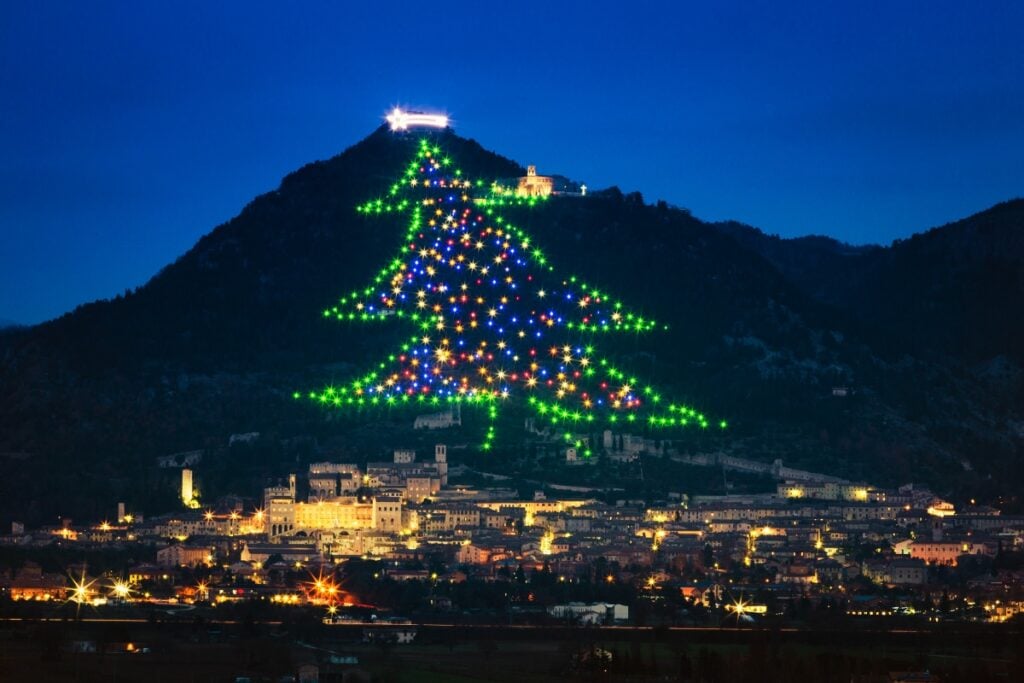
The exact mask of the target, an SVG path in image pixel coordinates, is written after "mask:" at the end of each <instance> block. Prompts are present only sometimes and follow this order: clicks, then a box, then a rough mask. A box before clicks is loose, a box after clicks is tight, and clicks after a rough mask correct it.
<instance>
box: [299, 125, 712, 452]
mask: <svg viewBox="0 0 1024 683" xmlns="http://www.w3.org/2000/svg"><path fill="white" fill-rule="evenodd" d="M538 201H542V200H541V199H540V198H537V197H517V196H516V195H515V193H514V191H505V190H503V189H502V188H500V187H498V186H496V185H493V184H490V183H488V184H485V183H484V182H483V181H480V180H470V179H468V178H466V177H465V176H464V175H463V173H462V172H461V171H460V170H457V169H456V168H454V166H453V164H452V161H451V159H449V158H448V157H446V156H444V155H443V154H442V152H441V150H440V149H439V148H438V147H437V146H435V145H433V144H431V143H430V142H429V141H428V140H427V139H423V140H421V141H420V143H419V148H418V150H417V153H416V156H415V158H414V159H413V160H412V162H411V163H410V164H409V166H408V167H407V168H406V169H405V173H404V174H403V175H402V177H401V179H399V180H398V182H396V183H395V184H394V185H392V186H391V188H390V190H389V191H388V194H387V197H386V198H384V199H378V200H374V201H371V202H368V203H366V204H364V205H362V206H360V207H358V211H359V212H360V213H363V214H370V215H378V214H381V215H384V214H390V215H400V216H404V217H405V218H406V220H407V225H408V230H407V232H406V235H405V242H404V245H403V246H402V248H401V251H400V252H399V253H398V254H397V255H396V256H395V258H394V259H393V260H391V261H390V262H389V263H388V264H387V265H386V266H385V267H384V268H383V269H382V270H381V271H380V272H379V273H378V274H377V276H376V277H375V278H374V280H373V283H372V284H371V285H370V286H368V287H366V288H365V289H363V290H361V291H356V292H352V293H351V294H350V295H348V296H346V297H343V298H342V299H341V301H340V302H339V303H338V305H337V306H334V307H332V308H330V309H328V310H325V311H324V316H325V317H328V318H336V319H338V320H344V321H356V320H358V321H384V322H389V323H394V324H396V325H404V326H406V327H407V328H412V329H413V330H414V333H413V334H412V335H411V336H409V337H406V338H405V342H404V343H403V344H401V345H400V346H399V348H397V349H396V350H395V352H394V353H393V354H391V355H389V356H388V357H387V359H386V360H385V361H383V362H381V363H380V364H379V365H378V366H377V368H376V369H374V370H372V371H370V372H367V373H366V374H365V375H363V376H362V377H359V378H358V379H356V380H354V381H351V382H349V383H347V384H345V385H343V386H329V387H326V388H325V389H322V390H320V391H314V392H310V393H309V394H308V397H309V398H311V399H313V400H316V401H318V402H320V403H321V404H325V405H329V406H338V407H364V406H381V407H387V406H403V405H410V406H416V407H420V408H426V407H430V406H437V407H446V406H454V405H461V404H466V405H469V406H481V407H483V408H485V409H486V410H487V411H488V415H489V416H490V418H491V426H490V427H489V429H488V431H487V435H486V437H485V440H484V444H483V448H484V449H489V448H490V447H491V445H492V443H493V440H494V436H495V431H494V425H493V422H494V418H495V417H496V416H497V414H498V410H499V409H500V407H501V405H503V404H504V403H506V402H507V401H512V400H519V401H521V402H522V403H523V404H524V405H525V406H527V407H528V409H530V410H531V411H532V412H534V414H535V415H536V416H537V417H538V418H540V419H542V420H543V421H546V422H549V423H551V424H552V425H553V426H554V427H555V428H556V429H559V430H564V431H565V433H566V436H567V438H569V439H572V438H574V437H573V434H574V433H575V432H580V431H587V432H593V431H595V430H597V429H603V428H628V427H630V426H632V425H631V423H638V424H637V425H636V426H637V427H639V426H640V424H643V425H646V426H648V427H652V428H653V427H684V426H687V425H695V426H698V427H701V428H707V427H708V420H707V419H706V418H705V416H704V415H703V414H701V413H699V412H697V411H696V410H694V409H693V408H691V407H687V406H683V405H677V404H672V403H669V402H667V401H665V400H663V398H662V397H661V395H660V394H659V393H658V392H657V391H655V390H654V389H653V388H652V387H650V386H646V385H643V384H641V383H640V382H639V381H638V380H637V379H636V378H635V377H631V376H628V375H627V374H626V373H624V372H622V371H621V370H619V369H617V368H616V367H615V366H614V365H613V364H612V363H611V362H610V361H608V360H607V359H605V358H602V357H601V356H600V355H599V354H598V352H597V351H596V349H595V346H594V344H593V339H594V338H595V337H597V336H598V335H600V334H601V333H609V332H647V331H649V330H652V329H654V328H655V323H654V321H652V320H650V319H648V318H646V317H643V316H640V315H637V314H635V313H633V312H631V311H629V310H627V309H626V308H625V307H624V306H622V304H621V303H620V302H618V301H615V300H614V299H613V298H612V297H610V296H609V295H608V293H606V292H603V291H601V290H599V289H597V288H595V287H592V286H589V285H587V284H585V283H583V282H582V281H580V280H578V279H577V278H575V277H567V278H566V277H562V276H559V275H558V274H556V272H555V270H554V268H553V267H552V266H551V265H549V263H548V261H547V258H546V257H545V256H544V253H543V252H542V250H541V249H540V248H539V246H538V245H537V244H536V243H535V242H534V240H533V239H532V238H531V237H530V236H529V235H527V234H526V233H525V232H523V231H522V230H521V229H519V228H517V227H515V226H514V225H511V224H509V223H508V221H506V220H505V219H504V218H503V217H502V216H501V215H500V214H499V213H498V210H499V209H500V208H501V207H502V206H504V205H507V204H510V203H519V204H523V203H527V204H534V203H537V202H538ZM299 397H300V394H296V398H299ZM718 426H719V427H720V428H724V427H725V426H726V424H725V422H720V423H719V424H718ZM588 453H589V451H588Z"/></svg>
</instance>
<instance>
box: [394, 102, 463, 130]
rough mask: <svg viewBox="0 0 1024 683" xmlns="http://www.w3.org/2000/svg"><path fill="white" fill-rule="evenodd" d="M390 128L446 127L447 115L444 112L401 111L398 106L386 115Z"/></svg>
mask: <svg viewBox="0 0 1024 683" xmlns="http://www.w3.org/2000/svg"><path fill="white" fill-rule="evenodd" d="M385 118H386V119H387V122H388V125H389V126H391V130H395V131H398V130H409V129H410V128H447V127H448V117H447V116H446V115H445V114H424V113H422V112H412V111H402V110H401V109H399V108H398V107H395V108H394V109H392V110H391V113H390V114H388V115H387V116H386V117H385Z"/></svg>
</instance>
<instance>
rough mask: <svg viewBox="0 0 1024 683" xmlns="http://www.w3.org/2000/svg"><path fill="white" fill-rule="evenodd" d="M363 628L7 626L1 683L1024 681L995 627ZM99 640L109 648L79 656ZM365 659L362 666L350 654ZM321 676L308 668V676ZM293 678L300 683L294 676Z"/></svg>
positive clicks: (1020, 663) (1018, 650) (1023, 641)
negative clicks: (383, 632)
mask: <svg viewBox="0 0 1024 683" xmlns="http://www.w3.org/2000/svg"><path fill="white" fill-rule="evenodd" d="M361 640H362V628H361V627H358V626H355V627H336V626H332V627H327V626H321V625H318V624H317V625H313V624H308V623H307V624H304V625H301V626H296V625H291V626H288V625H284V624H270V623H263V624H260V623H236V624H224V623H213V622H194V623H157V624H154V623H150V622H147V621H140V622H125V621H79V622H75V621H26V622H16V621H5V622H0V681H83V682H85V681H121V682H125V683H128V682H133V681H139V682H140V683H141V682H143V681H145V682H150V681H168V682H170V681H188V682H195V683H200V682H203V683H205V682H208V681H209V682H213V681H217V682H220V681H235V680H236V677H249V678H250V679H251V680H253V681H278V680H281V679H282V678H283V677H287V676H291V675H298V673H299V671H300V669H301V668H302V667H304V666H309V665H315V666H317V668H318V669H319V680H320V681H371V680H372V681H389V682H396V683H397V682H404V681H410V682H412V681H427V682H430V681H437V682H441V681H451V682H454V683H469V682H471V681H501V682H505V681H507V682H510V683H511V682H513V681H517V682H518V681H538V682H545V681H552V682H553V681H567V680H572V681H638V682H639V681H692V682H694V683H698V682H707V683H731V682H733V681H735V682H737V683H746V682H748V681H749V682H757V681H766V682H767V681H821V682H830V681H835V682H836V683H849V682H850V681H864V682H868V681H871V682H873V681H887V680H888V672H890V671H899V670H929V671H931V672H933V673H936V674H939V675H941V677H942V678H941V680H942V681H943V682H944V683H957V682H959V681H965V682H966V681H977V682H985V681H1021V680H1024V638H1022V635H1021V634H1020V633H1018V632H1016V631H1010V630H1008V629H1005V628H1002V629H993V628H989V627H983V626H979V627H973V628H964V627H956V628H954V627H944V628H936V630H934V631H927V632H924V631H886V630H884V629H870V630H869V629H858V630H846V631H842V632H821V631H785V632H778V631H774V632H772V631H764V630H756V629H738V630H737V629H650V628H585V629H584V628H529V627H526V628H517V627H483V626H473V627H457V628H452V627H445V626H443V625H438V626H425V627H421V628H420V629H419V634H418V636H417V639H416V642H415V643H413V644H411V645H395V644H391V643H387V642H384V643H377V644H368V643H363V642H361ZM93 645H94V646H95V649H96V650H97V652H76V651H75V649H76V648H83V647H84V648H90V647H92V646H93ZM353 657H354V658H355V659H356V660H358V662H357V663H353V662H352V660H351V658H353ZM305 670H306V671H309V669H305ZM285 679H286V680H290V679H287V678H285Z"/></svg>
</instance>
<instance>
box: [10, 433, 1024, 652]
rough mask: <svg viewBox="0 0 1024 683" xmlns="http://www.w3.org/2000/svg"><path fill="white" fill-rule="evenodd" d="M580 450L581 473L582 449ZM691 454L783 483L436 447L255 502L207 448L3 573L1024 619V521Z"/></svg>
mask: <svg viewBox="0 0 1024 683" xmlns="http://www.w3.org/2000/svg"><path fill="white" fill-rule="evenodd" d="M243 436H244V435H243ZM608 438H611V437H608ZM624 440H625V442H626V445H627V446H629V447H630V449H632V451H633V452H634V455H635V456H636V457H640V455H641V454H643V453H644V452H645V451H644V441H643V440H642V439H632V438H631V437H626V438H625V439H624ZM627 450H628V449H627ZM565 456H566V462H567V465H566V466H570V467H571V466H573V465H572V463H573V462H574V461H575V460H576V459H577V455H576V453H575V452H574V449H571V448H570V449H568V450H567V451H566V453H565ZM619 457H621V451H619ZM595 459H596V456H595ZM689 460H690V462H691V463H703V464H705V465H712V464H713V465H715V466H720V467H731V468H736V469H742V468H745V467H746V468H766V471H767V472H769V473H771V474H772V476H774V477H775V478H776V481H777V483H776V490H775V491H774V492H770V493H753V494H728V495H718V496H693V497H685V496H683V497H682V498H683V499H673V500H661V501H647V500H632V499H609V498H608V497H607V496H598V495H594V492H572V491H559V493H560V494H564V495H558V496H557V497H553V496H549V495H547V494H546V493H545V491H543V490H538V491H537V492H536V493H535V494H534V495H533V496H532V498H524V497H522V496H520V495H519V492H517V491H515V490H512V489H508V488H501V487H500V486H494V487H473V486H469V485H466V484H461V483H458V479H459V476H458V475H460V474H461V473H463V472H464V471H465V470H466V468H465V466H451V467H450V465H449V462H448V448H447V446H446V445H445V444H437V445H436V446H435V447H434V449H433V451H432V452H427V453H423V452H417V451H416V450H411V449H406V450H396V451H394V453H393V458H392V459H391V460H389V461H386V462H372V461H371V462H366V463H365V464H356V463H343V462H329V461H323V462H312V463H309V465H308V468H307V469H305V471H302V472H290V473H286V474H284V475H283V476H282V479H281V481H279V482H271V484H272V485H269V486H267V487H266V488H265V489H264V490H263V491H262V492H261V493H260V494H258V495H256V496H252V497H250V498H245V497H239V496H229V497H225V498H222V499H220V500H219V501H217V502H215V503H213V504H210V505H205V504H204V505H200V504H199V503H198V501H197V499H196V497H195V491H194V489H193V470H192V467H201V466H202V464H201V458H198V457H196V456H195V455H194V454H185V457H183V458H180V459H179V460H178V461H175V462H173V463H170V462H169V463H165V464H166V465H168V466H171V467H176V468H178V469H180V481H181V507H180V509H179V510H177V511H175V512H172V513H168V514H163V515H159V516H156V517H148V518H145V519H144V518H143V517H142V516H141V515H139V514H133V513H132V511H130V510H126V508H125V505H124V504H120V505H118V506H117V514H116V518H113V519H111V520H105V521H99V522H96V523H93V524H89V525H84V526H79V525H74V524H72V523H71V522H70V521H69V520H66V521H65V523H64V524H62V525H58V526H53V527H45V528H38V529H26V528H24V525H22V524H19V523H15V524H14V525H13V528H12V529H11V533H9V534H7V535H4V536H3V537H2V538H0V542H2V543H3V545H4V546H7V547H9V548H12V549H14V548H17V549H23V550H25V551H26V552H30V551H31V550H32V549H46V548H61V549H66V550H71V551H73V555H74V556H75V557H76V560H75V561H74V562H73V563H71V564H69V565H68V566H64V567H53V566H50V567H43V566H41V564H40V563H39V562H37V561H35V560H31V559H28V560H26V561H24V562H23V563H21V564H20V565H18V566H6V567H2V568H0V569H2V572H3V573H2V574H0V591H2V599H3V600H5V601H12V602H14V603H18V604H22V605H25V606H26V607H27V606H28V605H31V604H57V603H61V602H72V603H75V604H78V605H84V604H87V605H90V606H92V607H94V608H96V609H103V608H105V607H108V606H113V605H118V606H121V607H124V606H126V605H132V604H142V605H145V604H147V603H152V604H157V603H158V604H162V605H208V606H210V607H214V606H217V605H222V604H224V603H229V602H230V603H238V602H253V601H255V602H258V603H265V604H268V605H273V606H275V607H280V608H306V609H309V608H313V609H315V610H317V614H319V615H320V617H322V618H323V619H325V620H326V621H327V622H328V623H331V622H333V621H336V620H339V619H340V620H348V621H362V620H373V619H376V618H399V619H403V620H408V622H406V621H403V622H402V623H414V622H426V623H430V622H437V621H438V620H442V621H443V620H446V619H452V618H455V617H456V616H459V617H460V618H464V619H472V620H478V621H481V622H489V621H491V622H498V623H510V622H511V621H517V620H518V621H522V622H524V623H577V624H606V623H607V624H611V623H621V624H636V625H644V624H647V625H651V624H666V625H706V624H723V623H728V622H730V620H731V622H732V623H733V624H748V623H757V622H759V621H761V622H766V623H767V622H771V623H786V622H800V621H806V620H808V619H811V620H821V619H837V620H839V619H841V620H850V619H854V620H856V619H862V620H879V619H883V620H898V619H911V620H921V621H940V620H943V621H945V620H960V621H976V622H1001V621H1006V620H1008V619H1011V618H1013V617H1014V616H1016V615H1017V614H1019V613H1020V612H1021V611H1024V563H1022V561H1021V558H1022V557H1024V555H1022V552H1021V551H1022V544H1024V517H1015V516H1014V517H1012V516H1006V515H1002V514H1000V511H999V510H997V509H994V508H991V507H984V506H978V505H971V504H967V505H954V504H953V503H951V502H949V501H946V500H942V499H941V498H939V497H938V496H936V495H935V494H934V493H932V492H931V491H930V490H928V489H927V488H925V487H921V486H918V485H914V484H907V485H905V486H901V487H899V488H896V489H882V488H878V487H875V486H872V485H870V484H867V483H855V482H847V481H843V480H840V479H836V478H834V477H828V476H826V475H821V474H816V473H813V472H805V471H800V470H793V469H790V468H786V467H783V466H782V464H781V463H778V462H776V463H774V464H773V465H763V464H760V463H753V462H749V461H743V460H741V459H738V458H732V459H728V458H726V457H725V456H708V455H697V456H689ZM186 465H187V466H186ZM499 483H500V482H499ZM111 549H113V550H125V549H128V550H131V552H130V553H129V555H130V556H131V557H133V558H145V559H144V560H141V561H136V562H134V563H133V564H131V565H130V566H124V567H122V568H121V570H120V571H116V570H110V569H108V570H107V571H106V572H105V573H103V574H100V573H97V571H96V570H95V569H94V568H93V567H90V566H89V564H88V562H87V561H83V560H82V559H81V558H84V557H88V553H89V552H92V551H98V550H111ZM25 557H29V555H25ZM467 585H473V586H478V587H479V588H478V589H475V590H468V589H466V588H465V587H464V586H467ZM502 586H504V587H505V589H504V590H500V592H497V591H496V590H495V587H497V588H498V589H500V588H501V587H502ZM509 587H511V588H513V589H514V590H509ZM496 596H498V597H496ZM410 628H411V629H412V630H411V631H410V633H414V630H415V629H414V628H413V627H410ZM411 637H412V636H410V638H411Z"/></svg>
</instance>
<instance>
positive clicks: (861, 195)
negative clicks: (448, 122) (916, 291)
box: [0, 0, 1024, 323]
mask: <svg viewBox="0 0 1024 683" xmlns="http://www.w3.org/2000/svg"><path fill="white" fill-rule="evenodd" d="M295 4H296V5H299V6H300V7H301V9H299V8H295V7H293V6H289V8H288V9H287V10H285V9H283V8H284V7H286V6H288V3H284V4H282V3H273V4H270V3H268V4H267V6H266V7H260V6H259V3H254V2H238V3H232V2H217V3H210V2H197V3H190V2H176V3H156V2H143V3H127V2H120V3H104V2H86V3H72V2H56V3H37V2H19V1H18V0H10V1H7V2H3V3H0V93H2V99H0V245H2V248H0V319H4V318H6V319H13V320H15V321H18V322H22V323H34V322H39V321H41V320H44V319H47V318H50V317H53V316H56V315H59V314H60V313H62V312H64V311H66V310H69V309H71V308H73V307H74V306H75V305H77V304H79V303H83V302H86V301H91V300H93V299H96V298H101V297H109V296H113V295H114V294H117V293H118V292H120V291H123V290H124V289H125V288H129V287H135V286H138V285H141V284H143V283H144V282H145V281H146V280H147V279H149V277H150V276H152V275H153V274H154V273H155V272H156V271H157V270H159V269H160V268H161V267H162V266H164V265H165V264H167V263H169V262H171V261H172V260H174V259H175V258H176V257H178V256H179V255H181V254H182V253H184V252H185V251H186V250H187V249H188V248H189V247H190V246H191V245H192V244H193V243H194V242H195V241H196V240H197V239H198V238H199V237H200V236H201V235H203V234H204V233H206V232H209V231H210V230H211V229H212V228H213V227H215V226H216V225H218V224H219V223H221V222H224V221H226V220H228V219H229V218H231V217H232V216H234V215H235V214H236V213H237V212H238V211H239V210H240V209H241V208H242V207H243V206H244V205H245V203H246V202H248V201H249V200H250V199H252V198H253V197H254V196H255V195H257V194H259V193H262V192H265V191H267V190H271V189H273V188H275V187H276V186H277V184H278V181H279V180H280V178H281V177H282V176H283V175H285V174H286V173H288V172H289V171H292V170H294V169H295V168H297V167H299V166H301V165H302V164H304V163H307V162H309V161H312V160H315V159H323V158H327V157H330V156H333V155H335V154H337V153H339V152H341V151H342V150H344V149H345V148H346V147H348V146H350V145H352V144H354V143H355V142H357V141H358V140H359V139H361V138H362V137H364V136H366V135H367V134H368V133H370V132H371V131H372V130H373V128H374V127H376V126H377V125H378V124H379V123H380V121H381V116H382V115H383V114H384V113H385V111H386V110H387V109H388V108H389V107H390V106H391V105H394V104H406V105H413V106H420V107H434V108H439V109H444V110H447V111H448V112H450V113H451V114H452V116H453V117H454V120H455V125H456V130H457V131H458V132H459V133H460V134H462V135H465V136H468V137H474V138H476V139H477V140H479V141H481V142H482V143H483V144H484V146H486V147H488V148H491V149H494V150H496V151H498V152H500V153H502V154H505V155H507V156H510V157H512V158H514V159H516V160H518V161H520V162H521V163H536V164H537V165H538V166H539V168H540V171H541V172H542V173H544V172H559V173H564V174H566V175H569V176H572V177H574V178H577V179H580V180H583V181H585V182H587V183H588V184H589V185H590V186H591V187H594V188H598V187H604V186H608V185H612V184H617V185H619V186H620V187H621V188H623V189H624V190H627V191H630V190H640V191H641V192H642V193H643V194H644V197H645V198H646V199H647V200H648V201H653V200H656V199H659V198H663V199H666V200H668V201H669V202H671V203H674V204H677V205H680V206H685V207H689V208H690V209H691V210H692V211H693V212H694V214H695V215H697V216H699V217H701V218H704V219H707V220H721V219H727V218H732V219H736V220H740V221H743V222H746V223H750V224H752V225H756V226H758V227H760V228H762V229H764V230H765V231H767V232H770V233H779V234H781V235H783V236H797V235H804V234H809V233H818V234H828V235H831V236H834V237H837V238H839V239H842V240H845V241H848V242H853V243H867V242H882V243H888V242H889V241H891V240H893V239H895V238H899V237H905V236H907V235H909V234H911V233H913V232H917V231H921V230H923V229H926V228H928V227H932V226H935V225H940V224H942V223H945V222H948V221H951V220H954V219H957V218H961V217H964V216H966V215H969V214H971V213H974V212H976V211H979V210H982V209H984V208H987V207H988V206H990V205H992V204H994V203H996V202H999V201H1002V200H1005V199H1009V198H1012V197H1017V196H1021V195H1024V47H1022V45H1024V40H1022V38H1021V35H1022V32H1024V4H1022V3H1019V2H998V1H991V2H985V3H967V2H923V1H922V2H892V1H891V0H889V1H887V2H849V3H829V2H820V1H816V2H807V3H779V2H743V3H733V2H704V3H682V2H666V3H654V2H650V3H648V2H639V3H614V4H613V3H602V2H579V3H576V2H546V3H533V2H515V3H481V2H445V3H427V2H417V3H408V6H406V5H407V3H402V2H399V3H358V4H357V3H347V2H345V3H340V2H334V3H322V4H318V3H295ZM782 5H789V6H788V7H781V6H782ZM972 5H974V6H973V7H972ZM44 6H49V7H44Z"/></svg>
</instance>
